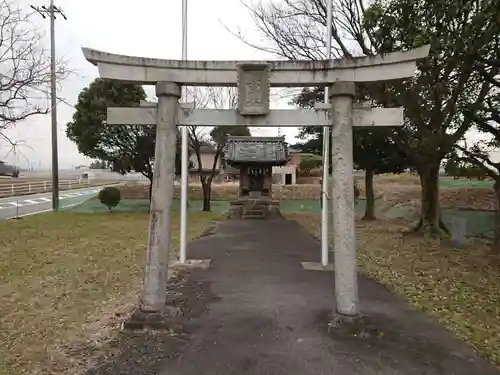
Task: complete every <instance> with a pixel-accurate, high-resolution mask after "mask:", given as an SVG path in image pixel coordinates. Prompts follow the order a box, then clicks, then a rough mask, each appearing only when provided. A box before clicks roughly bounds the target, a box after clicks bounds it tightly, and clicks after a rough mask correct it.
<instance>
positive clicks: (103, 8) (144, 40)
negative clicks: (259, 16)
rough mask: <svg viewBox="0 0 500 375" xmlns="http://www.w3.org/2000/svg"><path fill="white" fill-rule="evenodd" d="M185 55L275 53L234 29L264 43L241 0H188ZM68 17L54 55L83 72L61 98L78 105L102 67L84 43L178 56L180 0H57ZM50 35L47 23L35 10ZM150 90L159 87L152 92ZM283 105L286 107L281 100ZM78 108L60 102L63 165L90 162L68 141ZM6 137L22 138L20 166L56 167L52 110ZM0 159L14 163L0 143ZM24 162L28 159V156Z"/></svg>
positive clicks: (60, 25)
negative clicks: (254, 45)
mask: <svg viewBox="0 0 500 375" xmlns="http://www.w3.org/2000/svg"><path fill="white" fill-rule="evenodd" d="M19 1H20V3H21V6H23V7H25V9H26V11H30V8H29V6H30V5H32V4H33V5H44V4H46V5H47V4H48V0H46V1H45V2H44V1H40V0H33V1H28V0H19ZM188 4H189V5H188V7H189V9H188V11H189V15H188V58H189V59H193V60H250V59H254V60H256V59H261V60H269V59H274V58H275V57H274V56H271V55H268V54H266V53H264V52H260V51H256V50H254V49H252V48H251V47H249V46H247V45H245V44H244V43H243V42H241V41H240V40H238V38H236V37H234V36H233V35H231V33H229V32H228V31H227V30H226V28H225V25H226V26H228V27H229V28H231V29H235V28H236V27H239V28H241V29H242V30H243V31H244V32H245V34H247V35H248V36H249V37H250V38H251V39H252V40H253V41H257V42H258V41H259V40H260V34H259V33H258V32H257V31H256V30H255V27H254V25H253V21H252V19H251V18H250V16H249V15H248V14H247V11H246V9H245V7H244V6H243V5H242V4H241V3H240V1H237V0H189V2H188ZM56 6H58V7H60V8H62V9H63V10H64V12H65V14H66V16H67V18H68V20H67V21H65V20H63V19H62V18H59V17H58V18H57V20H56V41H57V55H58V56H59V57H64V58H66V59H68V60H69V61H70V67H71V69H72V70H74V71H76V72H77V74H78V76H76V77H71V78H70V79H68V80H66V81H64V82H63V85H62V87H61V88H60V91H59V92H58V95H59V96H60V97H62V98H64V99H65V100H66V101H68V102H69V103H71V104H75V102H76V100H77V97H78V94H79V92H80V91H81V90H82V88H84V87H85V86H87V85H88V84H89V83H90V82H92V80H93V79H95V78H96V77H97V74H98V73H97V68H96V67H94V66H93V65H91V64H90V63H88V62H87V61H86V60H85V59H84V57H83V54H82V52H81V47H90V48H94V49H99V50H103V51H107V52H111V53H118V54H125V55H131V56H145V57H157V58H166V59H180V58H181V6H182V1H181V0H142V1H140V2H136V1H131V0H100V1H97V0H56ZM33 17H35V20H36V22H38V23H39V24H40V27H41V28H43V29H44V30H45V32H46V34H47V38H46V43H47V47H48V46H49V44H48V43H49V38H48V32H49V28H48V27H49V20H48V19H46V20H43V19H42V18H41V17H37V16H36V15H34V16H33ZM147 92H148V93H150V94H151V95H152V94H153V92H154V90H152V89H151V90H147ZM280 106H282V105H280ZM73 111H74V109H73V108H72V107H71V106H69V105H67V104H64V103H60V104H59V105H58V124H59V165H60V168H61V169H67V168H73V167H74V166H75V165H78V164H86V163H88V162H89V161H88V159H86V158H85V157H84V156H82V155H80V154H79V153H78V150H77V148H76V146H75V145H74V144H73V143H72V142H71V141H70V140H69V139H67V138H66V136H65V127H66V123H67V122H68V121H70V120H71V116H72V115H73ZM297 132H298V129H282V134H284V135H286V136H287V141H288V142H293V141H294V135H296V134H297ZM253 133H254V134H255V135H258V134H260V135H277V129H268V130H264V129H263V130H261V129H257V130H254V131H253ZM9 135H10V136H11V137H12V138H13V139H15V140H18V141H20V140H22V141H25V142H26V143H27V144H29V146H30V147H31V148H32V149H30V147H28V146H22V145H21V146H19V149H20V152H22V153H23V154H24V155H25V156H26V158H25V157H24V156H22V155H20V153H18V156H17V159H18V160H17V164H19V165H20V166H22V167H27V164H28V162H29V164H30V165H31V166H32V167H33V168H36V169H38V168H40V167H41V168H43V169H48V168H50V165H51V148H50V115H45V116H37V117H32V118H30V119H29V120H27V121H25V122H22V123H19V124H18V125H17V126H16V128H15V129H14V130H12V131H10V133H9ZM0 153H1V154H0V160H2V159H4V160H6V161H8V162H10V163H16V160H15V158H14V156H13V155H12V154H11V155H8V156H7V157H6V155H5V154H6V152H5V147H1V148H0ZM26 159H27V160H26Z"/></svg>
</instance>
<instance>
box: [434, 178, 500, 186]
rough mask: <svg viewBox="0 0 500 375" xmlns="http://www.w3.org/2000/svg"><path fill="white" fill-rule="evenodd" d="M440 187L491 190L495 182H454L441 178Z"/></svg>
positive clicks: (465, 180)
mask: <svg viewBox="0 0 500 375" xmlns="http://www.w3.org/2000/svg"><path fill="white" fill-rule="evenodd" d="M439 185H440V186H441V187H456V188H468V187H469V188H489V187H492V186H493V181H491V180H484V181H479V180H468V179H460V180H453V179H450V178H441V179H440V180H439Z"/></svg>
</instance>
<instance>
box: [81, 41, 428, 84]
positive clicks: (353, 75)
mask: <svg viewBox="0 0 500 375" xmlns="http://www.w3.org/2000/svg"><path fill="white" fill-rule="evenodd" d="M82 50H83V54H84V55H85V58H86V59H87V60H88V61H89V62H91V63H92V64H94V65H97V67H98V69H99V75H100V76H101V78H109V79H114V80H118V81H121V82H130V83H140V84H145V85H154V84H156V83H157V82H159V81H170V82H176V83H179V84H183V85H187V86H237V82H238V67H239V66H240V65H248V64H258V65H263V64H264V65H266V66H267V67H268V70H269V84H270V86H273V87H303V86H324V85H328V84H333V83H335V82H338V81H345V82H356V83H362V82H365V83H366V82H376V81H391V80H399V79H404V78H408V77H412V76H413V75H414V74H415V70H416V61H417V60H419V59H423V58H425V57H427V56H428V54H429V45H426V46H422V47H419V48H416V49H413V50H410V51H406V52H392V53H388V54H385V55H376V56H364V57H356V58H353V59H335V60H319V61H313V60H299V61H182V60H164V59H153V58H146V57H133V56H124V55H116V54H112V53H107V52H102V51H97V50H93V49H89V48H82Z"/></svg>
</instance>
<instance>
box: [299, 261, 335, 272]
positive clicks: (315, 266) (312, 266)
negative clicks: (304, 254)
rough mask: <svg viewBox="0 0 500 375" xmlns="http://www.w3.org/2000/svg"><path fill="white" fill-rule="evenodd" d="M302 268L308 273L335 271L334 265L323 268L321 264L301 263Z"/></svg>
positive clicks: (330, 264)
mask: <svg viewBox="0 0 500 375" xmlns="http://www.w3.org/2000/svg"><path fill="white" fill-rule="evenodd" d="M300 264H301V265H302V268H303V269H305V270H306V271H331V272H332V271H334V265H333V263H329V264H327V265H326V266H323V265H322V264H321V263H320V262H300Z"/></svg>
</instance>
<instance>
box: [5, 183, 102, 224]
mask: <svg viewBox="0 0 500 375" xmlns="http://www.w3.org/2000/svg"><path fill="white" fill-rule="evenodd" d="M101 189H102V187H89V188H84V189H74V190H64V191H61V192H60V193H59V199H60V206H61V208H64V207H67V206H73V205H76V204H79V203H82V202H84V201H85V200H87V199H89V198H90V197H91V196H92V195H95V194H96V193H98V192H99V191H100V190H101ZM51 209H52V193H50V192H49V193H41V194H32V195H22V196H17V197H7V198H1V199H0V220H6V219H10V218H13V217H16V216H17V215H19V216H23V215H24V216H26V215H33V214H36V213H41V212H47V211H50V210H51Z"/></svg>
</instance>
